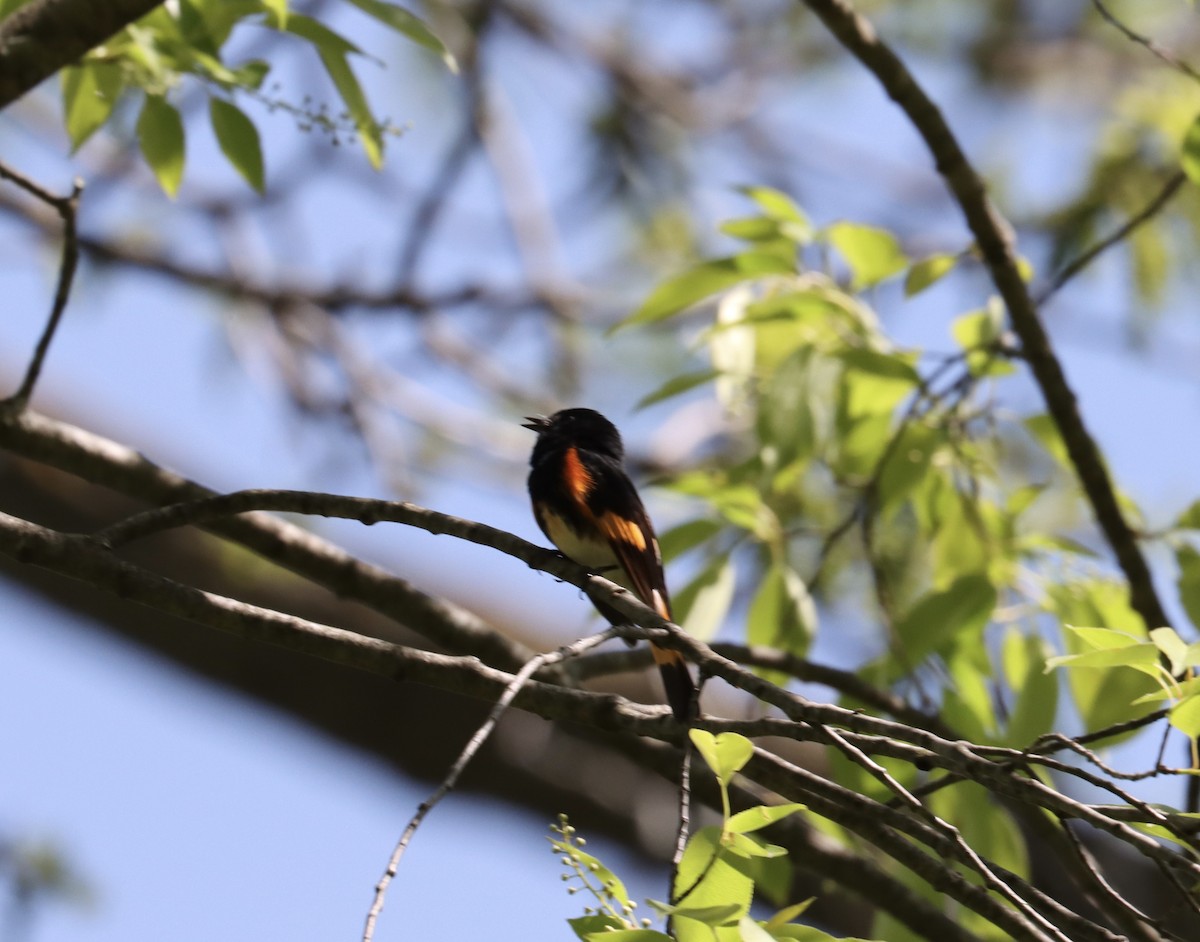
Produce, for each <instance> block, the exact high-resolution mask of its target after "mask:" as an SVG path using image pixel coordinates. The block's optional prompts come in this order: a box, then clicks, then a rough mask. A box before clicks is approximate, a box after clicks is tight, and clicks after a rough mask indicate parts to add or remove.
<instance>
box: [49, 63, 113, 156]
mask: <svg viewBox="0 0 1200 942" xmlns="http://www.w3.org/2000/svg"><path fill="white" fill-rule="evenodd" d="M124 87H125V81H124V79H123V78H122V77H121V69H120V67H119V66H118V65H116V64H115V63H110V62H94V61H87V60H85V61H84V62H83V64H82V65H78V66H68V67H67V68H65V69H63V73H62V95H63V118H64V123H65V124H66V128H67V136H68V137H69V138H70V139H71V152H72V153H74V152H75V151H77V150H79V148H80V147H81V146H83V143H84V142H85V141H86V140H87V139H88V138H89V137H91V136H92V135H93V134H94V133H95V132H96V130H97V129H99V128H100V127H101V126H102V125H103V124H104V122H105V121H107V120H108V118H109V116H110V115H111V114H112V111H113V108H114V107H115V106H116V104H117V99H118V98H120V97H121V92H122V90H123V89H124Z"/></svg>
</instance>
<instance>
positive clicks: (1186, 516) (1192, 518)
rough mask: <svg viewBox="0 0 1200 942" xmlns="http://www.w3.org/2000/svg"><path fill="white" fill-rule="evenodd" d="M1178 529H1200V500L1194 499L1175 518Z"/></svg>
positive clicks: (1175, 525) (1175, 526)
mask: <svg viewBox="0 0 1200 942" xmlns="http://www.w3.org/2000/svg"><path fill="white" fill-rule="evenodd" d="M1173 526H1174V528H1175V529H1176V530H1200V500H1195V501H1192V503H1191V504H1189V505H1188V508H1187V509H1186V510H1185V511H1183V513H1181V514H1180V515H1179V516H1178V517H1176V518H1175V523H1174V524H1173Z"/></svg>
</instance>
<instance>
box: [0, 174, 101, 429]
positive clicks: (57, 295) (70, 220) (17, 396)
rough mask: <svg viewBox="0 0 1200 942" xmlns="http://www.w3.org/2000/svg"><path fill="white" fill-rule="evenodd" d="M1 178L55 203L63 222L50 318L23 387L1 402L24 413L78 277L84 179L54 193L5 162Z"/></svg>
mask: <svg viewBox="0 0 1200 942" xmlns="http://www.w3.org/2000/svg"><path fill="white" fill-rule="evenodd" d="M0 178H3V179H5V180H8V181H9V182H11V183H14V184H16V185H17V186H19V187H20V188H21V189H23V190H25V192H27V193H30V194H32V195H33V196H35V197H36V198H37V199H39V200H41V201H42V202H43V203H46V204H47V205H48V206H52V207H53V208H54V210H55V211H56V212H57V213H58V215H59V217H60V218H61V219H62V224H63V248H62V261H61V262H60V263H59V266H58V287H57V288H56V289H55V292H54V303H53V304H52V305H51V307H50V317H49V318H47V320H46V327H45V329H44V330H43V331H42V336H41V338H40V339H39V340H38V344H37V347H36V348H35V349H34V351H33V357H32V358H31V359H30V361H29V366H28V367H27V368H26V370H25V378H24V379H23V380H22V381H21V385H20V388H18V389H17V391H16V392H15V393H13V394H12V395H11V396H10V397H9V398H7V399H5V400H2V401H0V410H2V411H7V412H21V411H23V410H24V409H25V407H26V406H27V405H29V399H30V397H31V396H32V395H33V389H34V386H36V385H37V381H38V377H39V376H40V375H41V373H42V364H43V363H45V360H46V354H47V353H48V352H49V351H50V342H51V341H52V340H53V339H54V333H55V331H56V330H58V323H59V321H60V320H61V319H62V315H63V311H64V310H66V307H67V301H68V300H69V299H70V297H71V283H72V282H73V281H74V280H75V269H76V268H77V267H78V266H79V234H78V231H77V228H76V217H77V215H78V211H79V197H80V195H81V194H82V193H83V180H81V179H80V178H79V177H76V178H75V179H74V180H73V181H72V183H71V193H70V195H69V196H55V195H54V194H53V193H50V192H49V191H48V190H45V189H43V188H42V187H40V186H38V185H37V184H36V183H34V182H33V181H32V180H30V179H28V178H27V177H25V176H23V175H22V174H20V173H18V172H17V171H15V170H13V169H12V168H11V167H8V166H6V165H4V164H3V163H0Z"/></svg>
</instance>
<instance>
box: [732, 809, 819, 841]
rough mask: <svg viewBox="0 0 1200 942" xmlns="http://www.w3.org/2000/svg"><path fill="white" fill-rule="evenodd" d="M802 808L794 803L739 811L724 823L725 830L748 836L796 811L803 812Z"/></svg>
mask: <svg viewBox="0 0 1200 942" xmlns="http://www.w3.org/2000/svg"><path fill="white" fill-rule="evenodd" d="M804 808H805V806H804V805H801V804H796V803H792V804H786V805H756V806H755V807H753V808H747V809H746V810H745V811H739V812H738V813H737V814H735V815H734V816H733V817H732V818H730V819H729V820H728V821H727V822H726V823H725V830H726V831H736V832H737V833H739V834H748V833H750V832H751V831H758V830H761V829H762V828H765V827H767V826H768V825H771V824H774V823H775V822H776V821H782V820H783V819H784V818H786V817H789V816H790V815H793V814H795V813H796V812H797V811H803V810H804Z"/></svg>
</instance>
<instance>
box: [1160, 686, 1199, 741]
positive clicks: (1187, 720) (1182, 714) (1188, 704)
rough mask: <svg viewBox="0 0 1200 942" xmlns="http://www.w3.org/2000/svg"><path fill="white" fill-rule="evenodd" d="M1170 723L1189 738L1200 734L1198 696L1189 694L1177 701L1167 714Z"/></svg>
mask: <svg viewBox="0 0 1200 942" xmlns="http://www.w3.org/2000/svg"><path fill="white" fill-rule="evenodd" d="M1168 719H1169V720H1170V723H1171V725H1172V726H1174V727H1175V728H1176V729H1177V730H1179V731H1180V732H1181V733H1183V734H1184V735H1185V736H1187V737H1188V738H1190V739H1195V738H1196V737H1198V736H1200V696H1196V695H1193V696H1190V697H1188V698H1186V699H1184V700H1181V701H1180V702H1179V703H1177V704H1176V705H1175V706H1174V708H1172V710H1171V713H1170V715H1169V716H1168Z"/></svg>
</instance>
